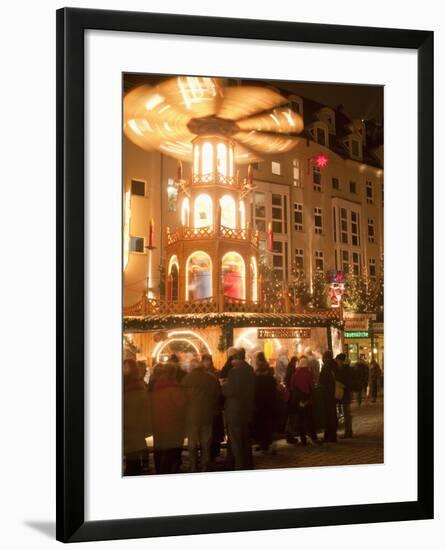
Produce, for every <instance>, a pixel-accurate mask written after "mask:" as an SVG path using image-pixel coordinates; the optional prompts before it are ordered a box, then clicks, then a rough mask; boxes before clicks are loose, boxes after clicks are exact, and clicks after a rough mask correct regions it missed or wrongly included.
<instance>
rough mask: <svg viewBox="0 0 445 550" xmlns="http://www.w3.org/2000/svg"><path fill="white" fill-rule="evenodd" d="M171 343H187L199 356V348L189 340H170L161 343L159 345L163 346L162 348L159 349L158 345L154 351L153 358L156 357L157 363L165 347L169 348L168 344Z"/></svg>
mask: <svg viewBox="0 0 445 550" xmlns="http://www.w3.org/2000/svg"><path fill="white" fill-rule="evenodd" d="M170 342H187V344H189V345H190V346H191V347H192V348H193V349H194V350H195V353H198V354H199V348H198V346H197V345H196V344H195V343H194V342H192V341H191V340H189V339H188V338H171V339H169V340H164V341H163V342H159V344H161V346H159V347H158V345H157V346H156V347H155V349H154V350H153V357H156V361H159V356H160V355H161V353H162V350H163V349H164V348H165V347H167V346H168V344H170Z"/></svg>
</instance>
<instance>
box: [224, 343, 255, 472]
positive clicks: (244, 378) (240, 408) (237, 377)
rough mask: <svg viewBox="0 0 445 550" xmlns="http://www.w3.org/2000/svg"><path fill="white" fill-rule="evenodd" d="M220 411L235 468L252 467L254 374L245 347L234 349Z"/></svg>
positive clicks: (246, 468) (244, 468)
mask: <svg viewBox="0 0 445 550" xmlns="http://www.w3.org/2000/svg"><path fill="white" fill-rule="evenodd" d="M222 393H223V395H224V397H225V403H224V411H225V416H226V422H227V429H228V435H229V446H230V450H231V452H232V453H233V458H234V463H235V464H234V465H235V470H248V469H251V468H252V444H251V438H250V429H251V424H252V419H253V411H254V399H255V374H254V372H253V369H252V367H251V366H250V365H249V364H248V363H247V362H246V360H245V350H244V349H242V348H241V349H240V350H238V352H237V354H236V355H235V357H234V359H233V366H232V368H231V369H230V371H229V375H228V377H227V381H226V382H225V383H224V384H223V386H222Z"/></svg>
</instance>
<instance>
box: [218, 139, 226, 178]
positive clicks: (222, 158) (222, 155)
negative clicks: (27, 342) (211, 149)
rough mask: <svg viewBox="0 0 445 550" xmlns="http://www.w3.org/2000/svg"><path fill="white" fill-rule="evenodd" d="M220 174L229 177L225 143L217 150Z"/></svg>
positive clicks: (220, 144)
mask: <svg viewBox="0 0 445 550" xmlns="http://www.w3.org/2000/svg"><path fill="white" fill-rule="evenodd" d="M216 154H217V162H218V173H219V174H221V175H223V176H224V177H226V176H227V147H226V144H225V143H218V146H217V148H216Z"/></svg>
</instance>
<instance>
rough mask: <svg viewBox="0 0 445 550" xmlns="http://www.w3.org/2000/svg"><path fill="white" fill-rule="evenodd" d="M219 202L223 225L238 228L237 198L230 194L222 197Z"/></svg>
mask: <svg viewBox="0 0 445 550" xmlns="http://www.w3.org/2000/svg"><path fill="white" fill-rule="evenodd" d="M219 204H220V206H221V225H224V226H225V227H230V228H231V229H235V228H236V206H235V199H234V198H233V197H232V196H230V195H224V197H221V199H220V201H219Z"/></svg>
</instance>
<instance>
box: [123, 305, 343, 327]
mask: <svg viewBox="0 0 445 550" xmlns="http://www.w3.org/2000/svg"><path fill="white" fill-rule="evenodd" d="M218 325H225V326H231V327H232V328H238V327H250V326H256V327H271V326H272V327H274V326H275V327H329V326H331V327H335V328H339V329H342V328H343V321H342V320H341V318H340V315H339V312H337V311H336V310H332V309H330V310H316V311H313V312H312V311H311V312H302V313H194V314H174V315H149V316H147V317H125V318H124V332H154V331H158V330H172V329H175V328H206V327H211V326H218Z"/></svg>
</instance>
